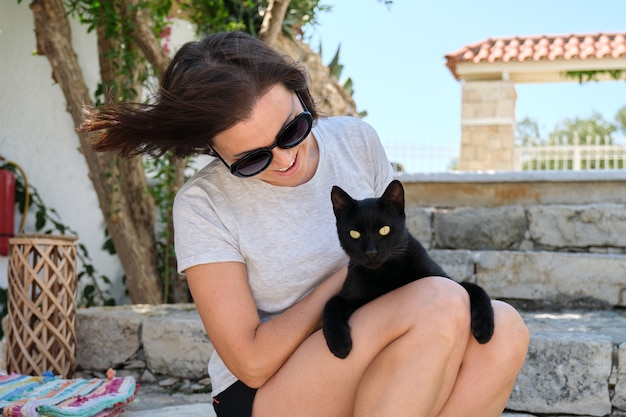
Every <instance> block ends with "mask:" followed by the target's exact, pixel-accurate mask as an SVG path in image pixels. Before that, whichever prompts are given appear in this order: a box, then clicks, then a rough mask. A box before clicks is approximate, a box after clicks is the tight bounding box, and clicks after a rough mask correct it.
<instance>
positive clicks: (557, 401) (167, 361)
mask: <svg viewBox="0 0 626 417" xmlns="http://www.w3.org/2000/svg"><path fill="white" fill-rule="evenodd" d="M77 316H78V327H77V337H78V344H77V347H78V365H79V367H81V368H82V369H106V368H107V367H110V366H114V367H116V368H117V369H120V372H124V371H125V372H132V373H134V374H135V375H137V378H138V379H139V381H140V382H142V377H143V376H144V375H145V374H146V373H149V374H150V375H151V376H152V383H154V382H155V381H154V379H155V377H154V376H156V380H157V381H158V379H159V378H162V379H164V378H169V377H172V376H174V377H178V378H186V379H191V380H193V379H201V378H206V365H207V362H208V358H209V356H210V354H211V351H212V347H211V344H210V342H209V340H208V338H207V337H206V334H205V332H204V328H203V326H202V323H201V321H200V318H199V317H198V314H197V312H196V311H195V309H194V308H193V306H192V305H167V306H151V307H148V306H120V307H98V308H90V309H85V310H79V311H78V314H77ZM523 316H524V319H525V321H526V323H527V324H528V326H529V328H530V330H531V343H530V347H529V352H528V356H527V360H526V363H525V364H524V367H523V369H522V371H521V373H520V375H519V377H518V379H517V382H516V385H515V388H514V390H513V393H512V395H511V399H510V401H509V403H508V406H507V408H508V410H509V411H508V412H509V413H513V414H511V417H512V416H514V415H515V414H514V413H518V414H522V415H524V414H526V415H530V416H534V415H550V416H559V417H561V416H570V415H584V416H606V415H609V414H610V415H612V416H618V415H620V416H621V415H626V414H619V413H620V410H624V411H626V311H624V310H623V309H606V310H598V311H584V310H566V311H561V312H549V311H536V312H524V313H523ZM104 352H106V354H104ZM138 362H139V363H143V364H144V365H145V368H144V369H138V367H137V363H138ZM124 364H132V369H127V370H124ZM142 395H143V393H142V391H140V393H139V397H138V400H137V401H138V403H141V401H142ZM204 395H205V397H202V398H203V401H205V403H208V404H209V407H208V408H209V409H210V408H211V407H210V396H209V395H208V394H204ZM148 402H149V401H148ZM143 403H144V404H145V403H146V401H144V402H143ZM182 405H185V403H184V402H183V403H182V404H174V405H172V406H182ZM131 411H132V412H139V411H141V410H139V409H135V410H133V409H132V407H131V408H130V409H129V411H128V412H131ZM180 412H181V413H182V412H183V411H180ZM611 413H612V414H611ZM159 415H164V414H161V410H160V411H159ZM181 415H182V414H181ZM129 416H131V417H141V416H140V415H131V414H129Z"/></svg>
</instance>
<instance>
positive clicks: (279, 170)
mask: <svg viewBox="0 0 626 417" xmlns="http://www.w3.org/2000/svg"><path fill="white" fill-rule="evenodd" d="M295 163H296V158H293V160H292V161H291V164H289V166H288V167H287V168H281V169H277V171H278V172H286V171H288V170H289V169H290V168H291V167H292V166H293V164H295Z"/></svg>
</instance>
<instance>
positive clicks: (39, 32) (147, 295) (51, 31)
mask: <svg viewBox="0 0 626 417" xmlns="http://www.w3.org/2000/svg"><path fill="white" fill-rule="evenodd" d="M30 7H31V10H32V11H33V15H34V20H35V35H36V38H37V53H38V54H40V55H45V56H46V57H47V58H48V60H49V62H50V65H51V66H52V78H53V79H54V81H55V82H57V83H58V84H59V86H60V87H61V89H62V91H63V94H64V96H65V99H66V101H67V111H68V112H69V113H70V115H71V117H72V119H73V121H74V125H75V126H79V125H80V124H81V123H82V117H83V113H82V107H83V105H91V104H92V100H91V98H90V97H89V91H88V89H87V86H86V85H85V81H84V79H83V76H82V70H81V68H80V66H79V64H78V60H77V57H76V53H75V52H74V49H73V47H72V42H71V31H70V25H69V21H68V19H67V16H66V12H65V9H64V6H63V2H62V0H34V1H32V2H31V4H30ZM78 136H79V141H80V145H81V150H82V152H83V154H84V155H85V159H86V161H87V165H88V167H89V172H90V177H91V180H92V182H93V185H94V189H95V190H96V194H97V196H98V200H99V203H100V209H101V210H102V213H103V214H104V219H105V222H106V225H107V227H108V229H109V233H110V236H111V239H112V240H113V244H114V245H115V248H116V250H117V253H118V256H119V258H120V262H121V263H122V267H123V268H124V272H125V274H126V278H127V285H128V291H129V293H130V297H131V300H132V302H133V303H147V304H157V303H160V302H161V291H160V289H159V279H158V272H157V269H156V255H155V253H154V249H153V248H154V244H153V242H154V240H151V241H150V240H149V238H147V237H146V236H149V235H151V233H152V230H153V229H152V225H153V221H152V224H151V225H150V223H151V222H150V220H149V219H150V216H154V214H153V213H154V211H153V210H151V209H150V208H149V204H147V205H146V204H145V201H146V198H147V197H146V194H145V191H144V192H143V193H142V194H141V195H138V194H137V191H138V190H139V186H138V185H136V184H138V182H137V181H138V180H137V177H136V175H135V174H136V173H137V172H138V169H139V168H138V163H139V165H140V161H139V160H135V161H132V162H130V161H129V162H127V163H125V162H121V161H119V160H118V159H117V158H115V157H113V156H112V155H110V154H102V153H101V154H98V153H96V152H94V151H93V150H92V149H91V146H90V145H89V140H90V135H89V134H86V133H79V134H78ZM141 173H142V176H143V168H141ZM122 178H127V179H129V181H128V182H125V181H124V180H123V179H122ZM139 181H140V180H139ZM144 181H145V178H144ZM129 184H130V185H129ZM130 190H134V192H133V193H132V194H133V195H130V194H128V193H130ZM144 190H145V188H144ZM137 198H138V199H137ZM148 229H149V231H148Z"/></svg>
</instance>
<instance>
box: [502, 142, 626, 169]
mask: <svg viewBox="0 0 626 417" xmlns="http://www.w3.org/2000/svg"><path fill="white" fill-rule="evenodd" d="M625 161H626V140H625V139H624V138H621V139H619V140H616V139H611V138H609V137H608V136H606V137H588V138H586V140H581V139H580V138H579V137H578V136H574V138H573V139H568V138H562V139H561V140H560V141H558V143H550V144H549V145H546V144H539V145H537V144H528V145H522V146H516V147H515V160H514V169H515V171H580V170H618V169H619V170H622V169H624V168H626V163H625Z"/></svg>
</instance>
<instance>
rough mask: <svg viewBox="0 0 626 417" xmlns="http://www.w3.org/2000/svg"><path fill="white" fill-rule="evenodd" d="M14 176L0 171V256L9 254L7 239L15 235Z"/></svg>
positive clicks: (8, 172) (9, 172) (7, 171)
mask: <svg viewBox="0 0 626 417" xmlns="http://www.w3.org/2000/svg"><path fill="white" fill-rule="evenodd" d="M14 228H15V175H14V174H13V173H12V172H11V171H9V170H6V169H0V255H2V256H7V255H8V254H9V238H10V237H13V236H14V235H15V232H14Z"/></svg>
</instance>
